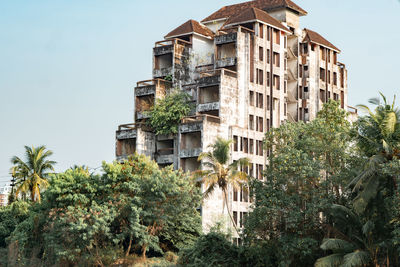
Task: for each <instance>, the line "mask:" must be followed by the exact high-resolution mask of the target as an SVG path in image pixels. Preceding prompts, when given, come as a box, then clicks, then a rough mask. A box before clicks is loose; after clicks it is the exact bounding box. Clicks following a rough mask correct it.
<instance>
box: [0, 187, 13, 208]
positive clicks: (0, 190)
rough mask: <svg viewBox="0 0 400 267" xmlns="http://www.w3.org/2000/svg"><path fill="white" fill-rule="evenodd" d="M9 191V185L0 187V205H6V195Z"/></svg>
mask: <svg viewBox="0 0 400 267" xmlns="http://www.w3.org/2000/svg"><path fill="white" fill-rule="evenodd" d="M10 193H11V186H2V187H0V207H1V206H7V204H8V195H9V194H10Z"/></svg>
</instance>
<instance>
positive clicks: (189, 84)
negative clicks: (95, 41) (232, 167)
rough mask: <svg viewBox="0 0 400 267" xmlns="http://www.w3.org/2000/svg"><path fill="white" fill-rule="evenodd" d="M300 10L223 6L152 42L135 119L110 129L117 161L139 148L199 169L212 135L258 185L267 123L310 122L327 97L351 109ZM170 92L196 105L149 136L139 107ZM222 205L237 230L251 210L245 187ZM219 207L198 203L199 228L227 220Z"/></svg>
mask: <svg viewBox="0 0 400 267" xmlns="http://www.w3.org/2000/svg"><path fill="white" fill-rule="evenodd" d="M277 2H282V3H281V4H276V3H277ZM272 3H274V4H272ZM306 14H307V12H306V11H304V10H302V9H301V8H300V7H298V6H297V5H295V4H294V3H293V2H291V1H289V0H287V1H285V0H282V1H270V0H257V1H250V2H246V3H243V4H238V5H233V6H228V7H225V8H223V9H221V10H219V11H217V12H215V13H214V14H212V15H211V16H210V17H208V18H206V19H205V20H203V23H199V22H196V21H193V20H191V21H188V22H187V23H185V24H183V25H181V26H180V27H178V28H177V29H175V30H174V31H172V32H171V33H170V34H168V35H167V36H166V37H165V40H163V41H160V42H157V43H156V45H155V47H154V49H153V80H149V81H143V82H139V83H138V85H137V87H136V88H135V105H136V106H135V119H134V121H135V123H134V124H129V125H121V126H120V127H119V129H118V131H117V145H116V155H117V159H118V160H121V159H124V158H126V157H127V156H128V155H130V154H132V153H134V152H138V153H142V154H145V155H148V156H150V157H151V158H152V159H154V160H156V161H157V162H158V164H159V165H160V166H168V165H171V164H172V165H173V166H174V167H175V168H176V169H179V168H181V169H183V170H185V171H195V170H197V169H200V168H201V164H200V162H198V161H197V157H198V156H199V154H200V153H201V152H203V151H207V150H208V149H209V146H210V145H211V144H213V143H214V142H215V140H216V138H217V137H218V136H219V137H222V138H225V139H232V140H233V141H234V144H233V145H232V148H231V159H232V160H237V159H239V158H242V157H248V158H249V159H250V160H251V166H250V167H249V168H246V169H245V170H244V171H246V172H247V173H248V175H250V176H253V177H256V178H258V179H262V173H263V169H264V166H265V164H266V163H267V158H268V155H269V152H268V151H264V149H263V138H264V135H265V133H266V132H267V131H269V130H270V129H271V127H279V126H280V125H281V124H282V123H285V122H286V121H292V122H297V121H301V120H302V121H306V122H307V121H310V120H312V119H314V118H315V116H316V114H317V112H318V111H319V110H321V108H322V106H323V104H324V103H325V102H327V100H328V99H335V100H337V101H339V102H340V103H341V107H342V108H343V109H348V108H349V107H348V106H347V70H346V67H345V65H344V64H342V63H340V62H338V54H339V53H340V50H339V49H338V48H336V47H335V46H334V45H332V44H331V43H329V42H328V41H327V40H326V39H324V38H323V37H322V36H320V35H319V34H317V33H315V32H313V31H310V30H307V29H304V30H302V29H301V28H300V17H301V16H304V15H306ZM165 79H169V80H171V81H166V80H165ZM176 87H177V88H180V89H181V90H185V91H186V92H188V93H189V94H190V95H191V96H192V101H193V102H194V103H195V104H196V109H195V110H194V111H193V114H192V115H193V116H190V117H187V118H184V119H183V120H182V122H181V124H180V126H179V132H178V134H176V135H171V136H155V134H154V133H153V132H152V130H151V129H149V128H148V127H146V126H145V124H144V122H145V120H146V112H145V111H147V110H149V109H150V107H151V106H152V105H153V104H154V102H155V99H157V98H160V97H163V96H164V95H165V94H167V93H168V90H169V89H170V88H176ZM353 112H356V110H353ZM228 202H229V208H230V209H229V210H230V211H232V212H233V214H232V216H233V217H234V219H235V220H236V221H237V225H239V226H240V225H241V222H240V221H241V219H242V218H244V217H245V215H246V214H247V212H248V211H249V207H250V204H251V203H250V202H251V199H250V198H249V196H248V193H247V191H246V190H240V191H239V192H236V191H233V190H231V189H230V190H229V195H228ZM223 207H224V206H223V197H222V192H221V191H219V190H217V191H216V192H215V193H214V194H213V195H212V196H211V197H210V198H208V199H207V200H206V201H205V202H204V204H203V206H202V210H201V212H202V218H203V227H204V229H205V230H207V229H209V228H210V227H211V226H213V225H214V224H215V222H217V221H219V220H221V218H225V217H226V216H227V209H226V208H223Z"/></svg>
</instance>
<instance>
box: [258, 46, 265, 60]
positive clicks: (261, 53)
mask: <svg viewBox="0 0 400 267" xmlns="http://www.w3.org/2000/svg"><path fill="white" fill-rule="evenodd" d="M258 59H259V60H260V61H263V60H264V48H263V47H262V46H260V47H259V48H258Z"/></svg>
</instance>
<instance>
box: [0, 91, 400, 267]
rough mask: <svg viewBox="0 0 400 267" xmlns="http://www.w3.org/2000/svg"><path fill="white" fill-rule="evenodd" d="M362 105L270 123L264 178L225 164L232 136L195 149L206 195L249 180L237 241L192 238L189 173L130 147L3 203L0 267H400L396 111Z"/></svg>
mask: <svg viewBox="0 0 400 267" xmlns="http://www.w3.org/2000/svg"><path fill="white" fill-rule="evenodd" d="M170 96H171V95H170ZM171 97H172V96H171ZM371 104H374V105H376V109H375V110H373V111H372V110H369V109H367V112H368V114H367V115H366V116H363V117H360V118H359V120H358V121H357V122H356V123H354V124H353V125H351V124H350V123H349V122H348V121H347V119H346V116H347V114H346V112H345V111H343V110H342V109H340V108H339V104H338V103H336V102H334V101H331V102H329V103H327V104H325V106H324V108H323V110H322V111H321V112H320V113H319V114H318V117H317V118H316V119H315V120H314V121H312V122H310V123H307V124H305V123H301V122H300V123H286V124H283V125H282V126H281V127H279V128H277V129H272V130H271V131H270V132H268V133H267V134H266V136H265V150H269V151H270V152H271V153H270V157H269V163H268V165H267V166H266V167H265V172H264V176H265V179H264V180H263V181H259V180H255V179H252V178H250V179H249V180H248V179H247V177H245V176H244V175H243V173H241V172H238V171H237V168H238V166H239V165H242V166H246V164H247V160H246V159H242V160H240V161H238V162H235V163H234V164H233V165H229V163H230V161H229V147H230V141H227V140H223V139H220V138H219V139H218V140H217V142H216V143H215V145H214V146H212V151H210V152H209V153H203V154H202V155H201V157H200V159H203V160H204V161H203V164H204V166H207V167H209V168H210V170H209V171H202V172H197V173H196V175H200V176H201V177H202V179H203V180H202V181H203V182H204V183H205V184H206V187H205V190H206V192H212V191H213V189H215V188H217V187H220V188H221V189H223V188H227V187H228V185H230V186H232V185H235V184H236V185H242V184H243V183H247V182H249V187H250V192H251V194H252V197H253V199H254V202H253V207H252V212H251V213H249V215H248V216H247V217H246V218H245V220H244V222H243V223H244V229H243V231H242V233H241V236H240V238H241V244H240V245H235V244H233V243H232V236H230V235H227V234H225V233H222V232H221V231H220V230H218V229H217V228H215V229H212V230H211V232H210V233H207V234H201V223H200V215H199V212H198V210H197V208H199V207H200V205H201V198H202V194H201V193H200V192H199V188H198V187H197V186H196V185H195V183H194V182H192V181H193V180H194V179H192V177H188V174H184V173H182V172H180V171H173V170H172V169H170V168H166V169H159V168H158V166H157V164H156V163H155V162H152V161H150V160H149V159H148V158H146V157H144V156H140V155H135V156H134V157H133V158H131V159H130V160H129V161H126V162H125V163H123V164H118V163H113V164H106V163H104V164H103V169H102V172H101V173H100V174H93V173H89V171H88V170H87V169H86V168H83V167H74V168H72V169H70V170H67V171H66V172H64V173H60V174H57V175H54V176H53V177H52V178H50V177H49V178H48V179H47V181H48V183H49V185H48V187H47V189H46V191H44V192H41V195H42V201H41V202H39V201H37V200H38V198H37V197H34V198H32V197H31V192H32V191H27V192H26V197H25V198H22V199H19V200H18V201H16V202H14V203H12V204H11V205H10V206H8V207H4V208H0V253H1V254H0V255H1V256H0V265H1V264H3V265H5V266H112V265H113V264H119V265H123V264H125V265H127V266H129V265H134V264H136V266H141V265H140V264H142V266H146V265H154V266H175V265H179V264H180V265H182V266H230V267H232V266H282V267H291V266H296V267H297V266H299V267H303V266H304V267H308V266H316V267H325V266H327V267H334V266H343V267H344V266H352V267H372V266H375V267H376V266H382V267H383V266H386V267H392V266H393V267H394V266H399V265H400V259H399V255H400V192H399V182H400V111H399V109H398V108H396V107H395V104H394V103H388V101H387V100H386V99H385V98H384V97H383V102H382V103H381V102H380V101H379V99H373V100H371ZM364 108H366V107H364ZM163 133H164V134H165V133H166V132H163ZM235 164H236V165H235ZM21 177H23V176H21ZM26 177H28V176H26ZM225 191H226V189H225ZM33 194H35V193H33ZM22 195H23V192H22V191H21V193H20V194H19V196H22ZM225 206H226V203H225ZM221 208H222V207H221ZM220 229H221V228H220ZM177 255H179V259H178V256H177ZM147 257H149V258H151V259H147Z"/></svg>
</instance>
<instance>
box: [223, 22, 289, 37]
mask: <svg viewBox="0 0 400 267" xmlns="http://www.w3.org/2000/svg"><path fill="white" fill-rule="evenodd" d="M250 22H260V23H263V24H266V25H268V26H270V27H272V28H275V29H279V30H281V31H284V32H286V33H290V34H291V33H292V32H291V31H290V30H289V29H284V28H280V27H277V26H275V25H272V24H269V23H266V22H265V21H261V20H258V19H252V20H246V21H241V22H234V23H230V24H227V25H225V27H230V26H235V25H239V24H244V23H250ZM282 27H284V26H283V25H282Z"/></svg>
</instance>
